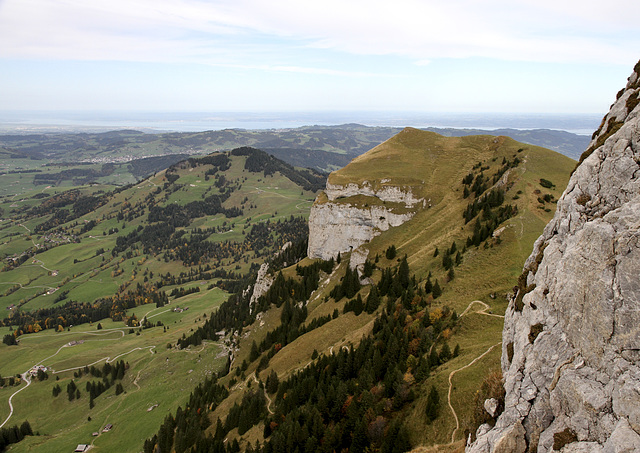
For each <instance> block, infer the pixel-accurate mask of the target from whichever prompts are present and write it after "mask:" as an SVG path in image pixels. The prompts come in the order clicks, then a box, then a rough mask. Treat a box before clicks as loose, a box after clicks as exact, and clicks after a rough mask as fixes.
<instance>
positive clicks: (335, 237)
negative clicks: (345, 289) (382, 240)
mask: <svg viewBox="0 0 640 453" xmlns="http://www.w3.org/2000/svg"><path fill="white" fill-rule="evenodd" d="M330 186H331V184H327V192H328V193H331V196H329V195H328V194H327V198H328V199H329V201H327V202H319V201H318V200H316V202H315V203H314V205H313V206H312V207H311V213H310V214H309V247H308V250H307V255H308V256H309V257H310V258H321V259H323V260H328V259H330V258H336V257H337V255H338V253H346V252H351V251H353V250H355V249H357V248H358V247H360V246H361V245H363V244H366V243H367V242H369V241H370V240H371V239H373V238H374V237H376V236H377V235H379V234H380V233H382V232H383V231H387V230H388V229H389V228H391V227H395V226H399V225H402V224H403V223H404V222H406V221H407V220H409V219H411V218H412V217H413V215H414V212H413V211H408V212H403V213H394V212H393V209H392V208H387V207H386V206H384V204H371V205H369V206H366V207H362V206H357V205H356V204H354V203H350V202H349V201H348V198H347V197H353V196H356V195H365V196H372V195H371V190H370V186H368V185H365V187H364V188H363V189H362V191H361V192H357V190H356V189H355V188H354V187H358V186H357V185H355V184H349V185H348V186H347V188H346V189H344V190H342V191H338V190H337V189H335V187H336V186H331V187H332V188H330ZM340 187H342V186H340ZM375 193H381V194H382V196H387V195H389V194H396V195H394V197H395V198H394V199H393V201H392V200H391V198H389V199H382V198H378V197H377V196H376V200H380V201H383V202H384V201H392V202H395V203H397V202H398V201H397V200H402V203H404V204H405V207H407V208H410V207H413V206H414V205H415V204H416V203H417V202H418V201H422V200H421V199H420V200H418V199H416V198H414V197H413V195H412V194H411V192H402V191H401V190H400V189H398V188H392V187H386V188H385V189H384V190H383V191H378V192H375ZM338 194H341V195H338ZM320 197H322V194H321V195H320V196H319V197H318V198H320ZM338 198H346V200H340V201H332V200H337V199H338ZM365 259H366V256H365Z"/></svg>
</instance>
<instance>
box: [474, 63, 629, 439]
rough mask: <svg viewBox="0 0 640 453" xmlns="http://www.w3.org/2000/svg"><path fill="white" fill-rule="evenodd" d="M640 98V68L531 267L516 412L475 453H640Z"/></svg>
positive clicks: (512, 330) (514, 346) (518, 293)
mask: <svg viewBox="0 0 640 453" xmlns="http://www.w3.org/2000/svg"><path fill="white" fill-rule="evenodd" d="M639 100H640V62H639V63H638V64H637V65H636V67H635V72H634V73H633V74H632V75H631V77H630V78H629V81H628V84H627V86H626V87H625V89H624V90H622V91H621V92H620V93H618V98H617V100H616V102H615V103H614V105H613V106H612V108H611V111H610V112H609V114H607V116H606V117H605V118H604V120H603V123H602V125H601V127H600V129H599V130H598V131H597V132H596V133H595V134H594V138H593V140H592V142H591V144H590V146H589V148H588V150H587V152H586V153H585V155H584V156H583V161H582V162H581V164H580V165H579V167H578V168H577V169H576V171H575V173H574V174H573V176H572V177H571V180H570V182H569V185H568V187H567V189H566V191H565V192H564V194H563V196H562V198H561V199H560V200H559V201H558V208H557V211H556V214H555V217H554V218H553V220H552V221H551V222H550V223H549V224H548V225H547V226H546V228H545V230H544V233H543V234H542V236H541V237H540V238H538V240H537V241H536V243H535V245H534V250H533V252H532V254H531V256H530V257H529V258H528V260H527V261H526V263H525V267H524V272H523V274H522V276H521V277H520V279H519V282H518V286H517V287H516V288H515V296H514V297H513V299H512V300H511V302H510V304H509V307H508V308H507V312H506V316H505V325H504V331H503V343H502V346H503V348H502V370H503V375H504V379H505V389H506V397H505V410H504V412H503V413H502V414H501V415H500V416H499V417H498V419H497V421H496V424H495V426H494V427H493V428H492V429H490V427H489V426H487V425H483V426H481V427H480V429H479V430H478V433H477V434H478V438H477V440H476V442H475V443H474V444H473V445H471V446H470V447H468V449H467V451H469V452H490V451H491V452H525V451H539V452H547V451H553V450H559V451H563V452H627V451H629V452H631V451H640V278H639V275H640V130H639V128H640V106H639V105H638V104H639ZM581 160H582V159H581Z"/></svg>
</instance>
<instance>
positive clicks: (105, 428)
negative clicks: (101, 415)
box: [102, 423, 113, 433]
mask: <svg viewBox="0 0 640 453" xmlns="http://www.w3.org/2000/svg"><path fill="white" fill-rule="evenodd" d="M111 428H113V425H112V424H111V423H108V424H107V426H105V427H104V428H103V429H102V432H103V433H108V432H109V431H111Z"/></svg>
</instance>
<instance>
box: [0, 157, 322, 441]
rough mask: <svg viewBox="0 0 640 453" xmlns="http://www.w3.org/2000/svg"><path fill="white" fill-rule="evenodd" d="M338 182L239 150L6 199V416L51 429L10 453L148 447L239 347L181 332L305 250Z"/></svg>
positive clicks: (0, 390) (0, 252) (0, 369)
mask: <svg viewBox="0 0 640 453" xmlns="http://www.w3.org/2000/svg"><path fill="white" fill-rule="evenodd" d="M324 180H325V179H324V176H322V175H319V174H317V173H314V172H311V171H308V170H299V169H295V168H293V167H291V166H290V165H288V164H286V163H284V162H281V161H278V160H277V159H275V158H273V157H272V156H270V155H268V154H266V153H263V152H261V151H258V150H256V149H252V148H239V149H235V150H233V151H231V152H227V153H217V154H212V155H209V156H205V157H202V158H190V159H188V160H186V161H182V162H180V163H177V164H174V165H172V166H170V167H169V168H168V169H167V170H166V171H162V172H159V173H157V174H156V175H155V176H152V177H149V178H147V179H145V180H144V181H142V182H140V183H138V184H135V185H130V186H125V187H119V188H113V187H108V186H103V185H102V186H100V185H87V186H78V187H75V188H73V189H71V190H66V191H62V190H56V189H53V190H51V192H50V193H47V192H38V193H35V194H34V195H33V196H30V197H25V198H23V199H16V200H5V202H4V203H2V205H0V209H2V212H3V215H2V217H3V219H2V223H1V224H0V256H2V272H0V313H1V316H0V325H1V326H2V327H0V336H2V337H3V340H4V342H3V343H4V344H0V375H1V377H0V399H1V401H2V403H1V404H0V424H4V422H5V420H7V421H8V422H7V426H11V425H13V423H16V424H17V425H20V424H22V423H23V422H24V421H26V420H28V421H29V422H30V424H31V426H32V427H33V431H34V432H36V431H37V432H39V435H36V436H33V437H31V436H29V437H27V439H25V440H24V441H22V442H21V443H20V444H16V445H15V446H13V447H12V448H13V450H12V451H21V450H22V451H24V450H30V449H35V448H37V449H38V450H39V451H52V452H54V451H65V450H72V449H73V448H75V446H76V445H77V444H86V443H91V444H92V445H93V446H94V448H95V449H97V450H100V449H102V450H103V451H139V450H140V449H141V448H142V445H143V443H144V439H145V438H146V437H149V436H151V435H152V434H153V433H154V432H155V431H156V430H157V428H158V426H159V425H160V424H161V423H162V421H163V419H164V418H165V416H166V415H167V414H172V413H175V411H176V409H177V408H178V406H179V405H181V404H184V400H185V398H186V397H187V396H188V395H189V393H190V392H191V391H192V390H194V388H196V386H197V385H198V384H200V383H201V382H204V381H205V380H206V379H211V378H212V377H215V376H216V375H217V374H221V375H222V374H226V373H225V369H227V367H228V360H229V356H228V352H229V351H230V348H231V347H232V346H231V344H230V343H228V344H225V343H223V342H215V343H214V342H205V344H203V345H201V346H200V347H198V348H197V349H195V348H193V349H192V348H180V347H178V346H177V343H178V341H179V340H180V339H181V338H184V337H186V336H188V335H190V334H191V333H192V332H193V330H194V328H197V327H198V326H199V325H201V324H202V323H204V322H205V321H206V319H207V317H208V315H210V314H211V312H212V310H215V309H216V307H218V306H219V305H220V304H221V303H222V302H224V301H225V300H227V299H228V298H229V296H230V294H232V293H235V292H236V291H237V289H238V288H240V292H241V290H242V289H244V288H245V287H246V284H247V283H246V282H248V281H250V280H251V279H252V278H253V279H255V274H256V273H257V270H258V268H259V266H260V264H261V263H262V262H263V261H264V259H265V257H273V256H275V255H276V253H278V252H281V250H284V251H283V252H281V253H280V256H281V258H282V259H284V260H287V259H290V257H291V256H292V254H294V253H295V251H296V250H303V251H304V250H305V249H306V235H307V234H306V220H305V219H306V216H307V215H308V211H309V207H310V205H311V202H312V200H313V197H314V194H315V191H317V188H318V187H321V186H322V185H324ZM15 343H17V344H15ZM121 361H122V368H116V367H117V366H119V364H120V362H121ZM38 366H42V370H41V371H42V373H40V374H38V369H37V368H33V367H38ZM30 370H34V376H33V377H31V376H30V373H29V371H30ZM112 370H116V371H114V372H113V373H112ZM17 376H22V377H20V378H17ZM16 392H19V393H16ZM60 393H62V395H60ZM14 394H15V397H13V398H12V399H11V402H12V405H13V409H12V411H11V407H10V405H9V404H8V401H9V399H10V397H11V396H12V395H14ZM52 414H57V415H52ZM107 424H111V425H113V428H112V430H111V431H109V432H104V433H103V432H102V431H101V430H102V429H103V428H104V427H105V426H106V425H107ZM7 426H5V428H6V427H7ZM94 432H98V433H100V435H99V436H97V437H95V438H93V437H92V433H94ZM0 437H2V436H0ZM23 449H24V450H23Z"/></svg>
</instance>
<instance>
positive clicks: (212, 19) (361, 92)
mask: <svg viewBox="0 0 640 453" xmlns="http://www.w3.org/2000/svg"><path fill="white" fill-rule="evenodd" d="M638 17H640V2H637V1H630V0H608V1H607V2H605V3H603V2H602V1H600V0H598V1H592V0H582V1H580V2H576V1H574V0H568V1H567V0H523V1H518V0H511V1H503V0H484V1H481V2H480V1H477V0H468V1H467V0H448V1H446V2H443V1H434V0H393V1H391V0H387V1H379V0H366V1H362V0H321V1H319V0H297V1H295V0H268V1H267V0H106V1H105V0H0V110H114V111H115V110H119V111H185V112H186V111H209V112H214V111H348V110H368V111H425V112H522V113H525V112H528V113H534V112H535V113H547V112H549V113H605V112H606V111H608V109H609V106H610V104H611V103H612V102H613V101H614V100H615V94H616V93H617V91H618V90H619V89H620V88H622V87H623V86H624V85H625V83H626V80H627V77H628V76H629V75H630V74H631V72H632V69H633V66H634V65H635V64H636V62H638V59H640V26H639V25H638Z"/></svg>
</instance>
